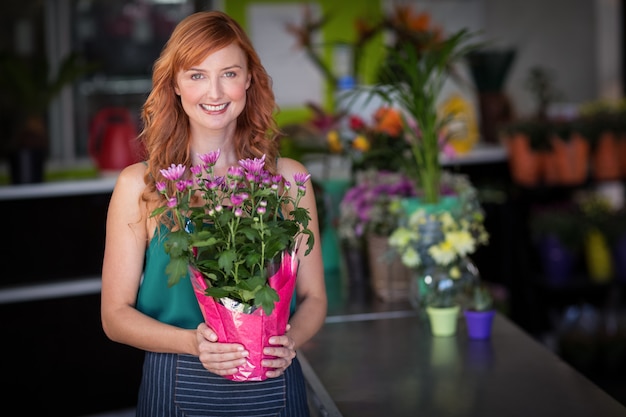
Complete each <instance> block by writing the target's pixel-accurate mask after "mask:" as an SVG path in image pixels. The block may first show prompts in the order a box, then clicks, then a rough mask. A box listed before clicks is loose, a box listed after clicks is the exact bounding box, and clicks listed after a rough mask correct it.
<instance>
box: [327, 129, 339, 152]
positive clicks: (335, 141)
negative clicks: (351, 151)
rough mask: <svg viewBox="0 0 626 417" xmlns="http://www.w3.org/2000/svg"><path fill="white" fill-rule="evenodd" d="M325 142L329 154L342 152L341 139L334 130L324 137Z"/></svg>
mask: <svg viewBox="0 0 626 417" xmlns="http://www.w3.org/2000/svg"><path fill="white" fill-rule="evenodd" d="M326 141H327V142H328V148H329V149H330V151H331V152H334V153H339V152H341V151H342V149H343V146H342V145H341V139H340V138H339V133H338V132H337V131H336V130H331V131H329V132H328V134H327V135H326Z"/></svg>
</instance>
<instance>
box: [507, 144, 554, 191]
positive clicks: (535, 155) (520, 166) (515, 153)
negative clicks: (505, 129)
mask: <svg viewBox="0 0 626 417" xmlns="http://www.w3.org/2000/svg"><path fill="white" fill-rule="evenodd" d="M505 144H506V147H507V152H508V158H509V169H510V171H511V176H512V178H513V180H514V181H515V182H516V183H518V184H520V185H523V186H526V187H533V186H535V185H537V184H538V183H539V182H540V181H541V180H543V166H544V164H543V162H542V158H541V155H540V154H539V152H535V151H534V150H533V149H532V148H531V146H530V138H529V137H528V135H526V134H523V133H514V134H513V135H511V136H510V137H507V138H505Z"/></svg>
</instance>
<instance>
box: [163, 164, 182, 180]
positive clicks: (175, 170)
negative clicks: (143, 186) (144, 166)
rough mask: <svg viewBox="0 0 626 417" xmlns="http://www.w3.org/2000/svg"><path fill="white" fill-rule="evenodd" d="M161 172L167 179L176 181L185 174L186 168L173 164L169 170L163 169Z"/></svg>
mask: <svg viewBox="0 0 626 417" xmlns="http://www.w3.org/2000/svg"><path fill="white" fill-rule="evenodd" d="M160 172H161V175H163V176H164V177H165V179H167V180H170V181H176V180H177V179H179V178H180V177H182V176H183V174H184V173H185V166H184V165H183V164H178V165H174V164H172V165H171V166H170V167H169V168H168V169H162V170H161V171H160Z"/></svg>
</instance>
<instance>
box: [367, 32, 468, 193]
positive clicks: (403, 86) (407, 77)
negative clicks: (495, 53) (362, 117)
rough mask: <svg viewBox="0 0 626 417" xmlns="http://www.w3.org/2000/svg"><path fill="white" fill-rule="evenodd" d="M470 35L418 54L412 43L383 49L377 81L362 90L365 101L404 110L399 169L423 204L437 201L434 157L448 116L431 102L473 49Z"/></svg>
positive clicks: (459, 35) (443, 139)
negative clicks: (406, 149) (403, 160)
mask: <svg viewBox="0 0 626 417" xmlns="http://www.w3.org/2000/svg"><path fill="white" fill-rule="evenodd" d="M473 36H474V34H473V33H471V32H469V31H467V30H465V29H463V30H460V31H458V32H456V33H454V34H453V35H451V36H450V37H448V38H446V39H444V40H442V41H440V42H438V43H435V44H434V45H432V46H430V47H429V48H427V49H423V50H418V49H416V48H415V45H414V44H413V43H412V42H405V43H403V44H400V45H398V46H397V47H389V48H387V49H386V52H387V59H386V61H385V62H384V64H383V66H382V68H381V70H380V82H379V83H378V84H375V85H373V86H371V87H367V88H366V91H368V92H369V97H370V99H371V98H372V97H374V96H378V97H380V98H381V99H382V100H383V101H385V102H386V103H389V104H390V105H393V106H399V107H400V108H401V109H402V110H403V111H404V114H403V119H404V123H403V129H404V134H405V137H406V140H408V142H409V144H410V150H411V158H409V161H410V162H409V163H407V165H406V166H405V170H406V172H407V175H409V177H411V178H413V179H414V180H415V183H416V188H418V189H421V190H423V193H424V198H425V202H426V203H430V204H433V203H437V202H438V201H439V197H440V177H441V171H442V167H441V164H440V162H439V154H440V150H441V148H442V147H443V145H444V144H445V142H446V137H445V135H444V133H443V132H444V127H445V126H446V125H447V123H448V122H449V121H450V118H451V116H452V115H447V117H440V115H439V114H438V112H437V105H436V103H437V99H438V98H439V96H440V95H441V91H442V89H443V84H444V82H445V81H446V79H447V77H448V74H449V69H450V66H451V65H452V63H454V62H455V61H458V60H459V59H461V58H462V57H464V56H465V55H466V54H467V53H469V52H470V51H472V50H473V49H475V48H477V47H478V44H475V43H471V42H469V41H470V39H471V38H472V37H473Z"/></svg>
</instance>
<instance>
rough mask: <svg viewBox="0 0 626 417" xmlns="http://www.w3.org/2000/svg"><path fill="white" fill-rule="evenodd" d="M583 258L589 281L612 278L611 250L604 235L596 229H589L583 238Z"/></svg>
mask: <svg viewBox="0 0 626 417" xmlns="http://www.w3.org/2000/svg"><path fill="white" fill-rule="evenodd" d="M585 258H586V261H587V271H588V273H589V278H590V279H591V281H593V282H596V283H598V284H604V283H607V282H609V281H610V280H611V279H612V278H613V264H612V259H611V251H610V249H609V245H608V243H607V240H606V237H605V236H604V235H603V234H602V232H600V231H598V230H590V231H589V232H588V233H587V237H586V239H585Z"/></svg>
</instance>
